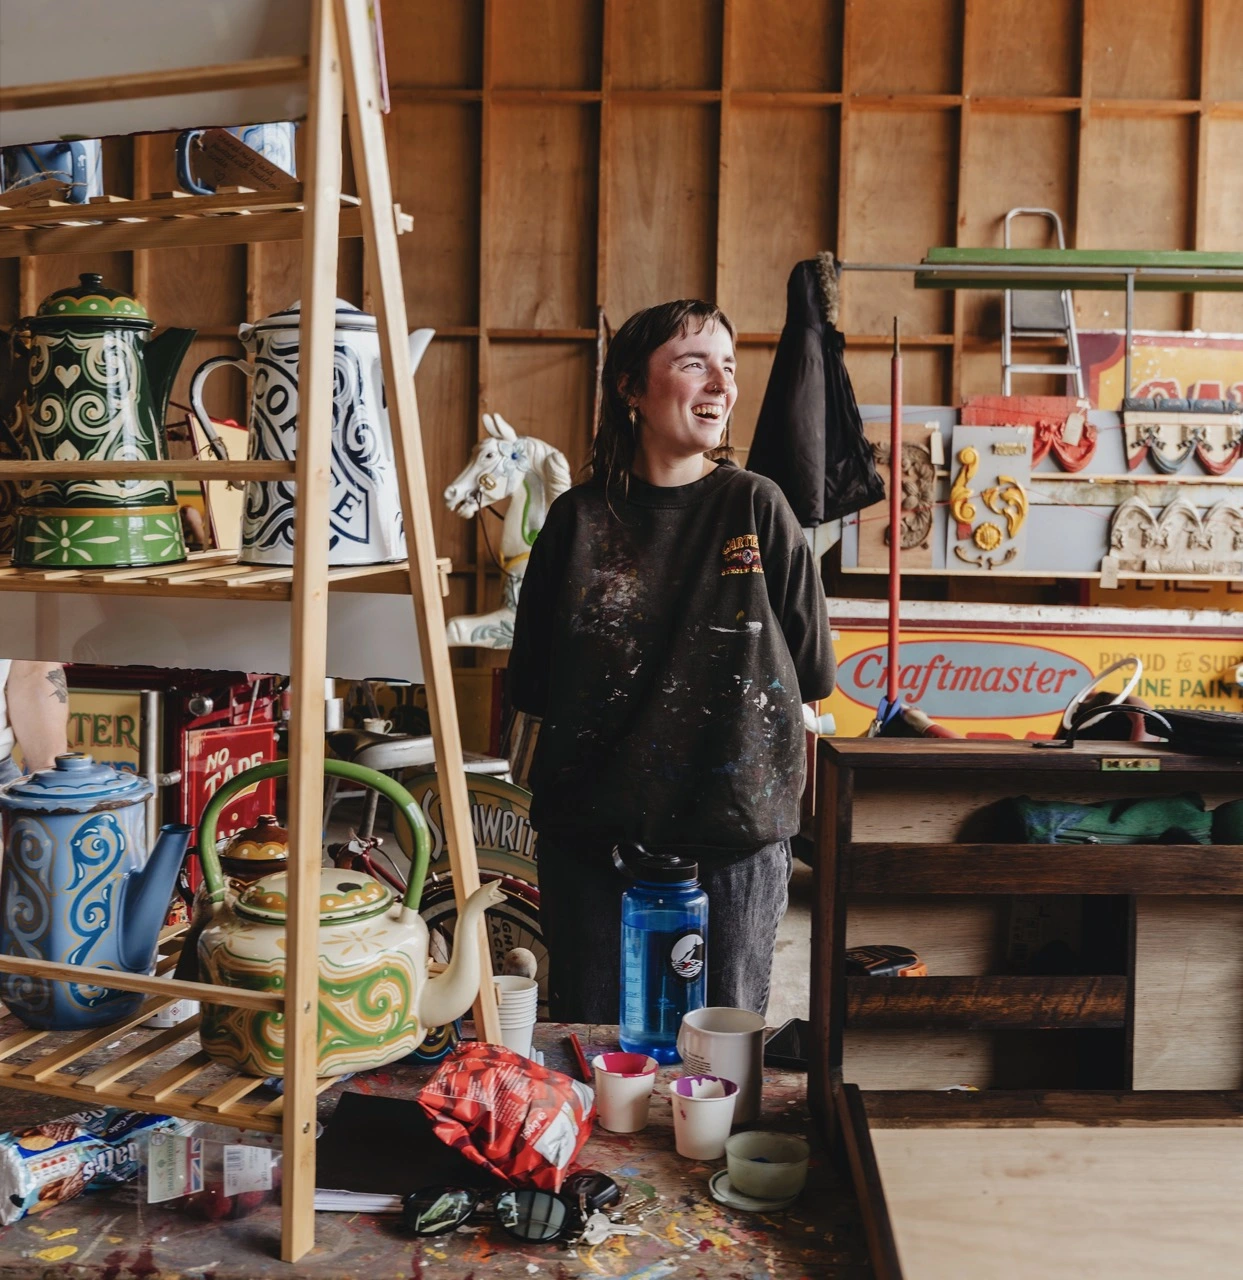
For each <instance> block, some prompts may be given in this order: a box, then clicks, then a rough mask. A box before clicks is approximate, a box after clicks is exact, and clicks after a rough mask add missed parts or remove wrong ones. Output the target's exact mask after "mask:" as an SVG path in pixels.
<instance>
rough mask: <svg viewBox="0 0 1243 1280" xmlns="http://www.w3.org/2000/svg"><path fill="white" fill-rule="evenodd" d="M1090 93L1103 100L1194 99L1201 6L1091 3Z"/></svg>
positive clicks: (1182, 0)
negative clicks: (1199, 11)
mask: <svg viewBox="0 0 1243 1280" xmlns="http://www.w3.org/2000/svg"><path fill="white" fill-rule="evenodd" d="M1088 3H1089V5H1090V8H1089V21H1090V23H1091V27H1090V36H1089V40H1088V46H1087V55H1088V58H1089V59H1090V66H1091V73H1090V74H1091V77H1092V92H1093V93H1094V94H1096V95H1098V96H1099V97H1102V98H1191V97H1194V96H1195V94H1196V80H1197V65H1198V61H1199V54H1198V30H1199V20H1198V9H1199V0H1144V3H1143V4H1136V3H1135V0H1088Z"/></svg>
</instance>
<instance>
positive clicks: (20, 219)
mask: <svg viewBox="0 0 1243 1280" xmlns="http://www.w3.org/2000/svg"><path fill="white" fill-rule="evenodd" d="M394 214H395V218H396V223H397V231H398V232H399V233H401V232H403V231H409V230H410V229H411V228H412V227H413V225H414V223H413V219H412V218H411V217H410V216H409V215H408V214H404V213H402V212H401V210H400V208H399V207H397V206H394ZM302 215H303V203H302V185H301V184H300V183H293V184H290V185H289V186H288V187H285V188H282V189H281V190H279V191H241V192H238V193H226V194H220V195H214V196H182V195H180V194H178V193H174V192H168V193H166V194H163V195H158V196H153V197H151V198H150V199H147V200H125V199H122V198H120V197H118V196H103V197H100V198H99V199H96V200H92V201H90V202H89V203H88V204H63V203H60V202H55V203H53V202H49V203H48V204H46V205H40V206H31V205H26V206H23V207H19V208H7V207H4V206H0V258H26V257H34V256H36V255H39V254H57V253H74V254H77V253H112V252H117V251H123V250H131V249H167V248H181V247H186V246H192V245H221V244H250V243H254V242H258V241H266V240H300V239H301V238H302ZM362 233H363V229H362V215H361V211H360V208H359V204H358V199H357V197H354V196H345V195H343V196H342V197H341V216H340V223H339V227H338V234H339V235H340V236H341V237H343V238H346V239H350V238H356V237H358V236H361V235H362Z"/></svg>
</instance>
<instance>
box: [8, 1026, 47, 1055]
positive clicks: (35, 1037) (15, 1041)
mask: <svg viewBox="0 0 1243 1280" xmlns="http://www.w3.org/2000/svg"><path fill="white" fill-rule="evenodd" d="M48 1034H49V1033H48V1032H46V1031H36V1030H35V1029H34V1028H33V1027H27V1028H26V1030H25V1031H16V1032H14V1033H13V1035H11V1036H6V1037H5V1038H4V1039H3V1040H0V1062H3V1061H4V1060H5V1058H11V1057H12V1056H13V1055H14V1054H15V1053H20V1052H21V1051H22V1050H23V1049H25V1048H27V1047H28V1046H30V1045H32V1044H37V1043H38V1042H39V1041H40V1040H42V1039H43V1037H44V1036H46V1035H48Z"/></svg>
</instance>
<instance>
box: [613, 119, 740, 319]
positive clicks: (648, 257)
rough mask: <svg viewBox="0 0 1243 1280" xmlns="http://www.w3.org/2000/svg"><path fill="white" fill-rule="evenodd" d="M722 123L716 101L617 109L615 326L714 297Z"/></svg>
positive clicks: (614, 264) (614, 262)
mask: <svg viewBox="0 0 1243 1280" xmlns="http://www.w3.org/2000/svg"><path fill="white" fill-rule="evenodd" d="M719 129H720V112H719V109H718V108H717V107H715V106H709V107H705V106H682V105H662V106H640V105H637V104H631V103H619V104H618V105H617V106H616V107H614V109H613V111H612V112H611V115H610V131H611V137H610V141H609V149H610V155H611V164H610V171H609V177H608V192H609V200H608V209H609V225H608V228H607V230H606V255H605V257H606V261H607V263H608V278H607V281H606V286H605V296H604V299H603V303H604V307H605V310H606V314H607V315H608V318H609V321H610V323H611V324H613V325H614V326H617V325H619V324H621V322H622V321H623V320H624V319H625V318H626V317H627V316H629V315H630V314H631V313H633V312H635V311H637V310H638V309H639V308H640V307H649V306H651V305H652V304H653V303H656V302H663V301H665V300H667V299H669V298H679V297H682V298H711V297H712V295H713V292H714V288H715V274H716V251H715V242H716V188H717V151H718V140H719Z"/></svg>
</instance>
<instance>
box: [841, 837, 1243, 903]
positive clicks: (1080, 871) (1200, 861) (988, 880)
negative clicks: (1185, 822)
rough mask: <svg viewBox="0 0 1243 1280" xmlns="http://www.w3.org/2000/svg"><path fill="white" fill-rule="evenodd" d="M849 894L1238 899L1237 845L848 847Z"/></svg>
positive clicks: (1241, 849)
mask: <svg viewBox="0 0 1243 1280" xmlns="http://www.w3.org/2000/svg"><path fill="white" fill-rule="evenodd" d="M844 857H845V861H846V867H845V869H844V871H845V888H846V889H847V891H848V892H850V893H873V894H886V893H899V894H901V893H927V894H938V895H940V894H962V893H966V894H993V893H1006V894H1023V893H1049V894H1067V893H1069V894H1132V895H1134V894H1175V895H1184V894H1206V895H1214V894H1243V845H1211V844H1191V845H1177V844H1164V845H1160V844H1114V845H1101V844H1044V845H1032V844H850V845H847V846H846V849H845V850H844Z"/></svg>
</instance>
